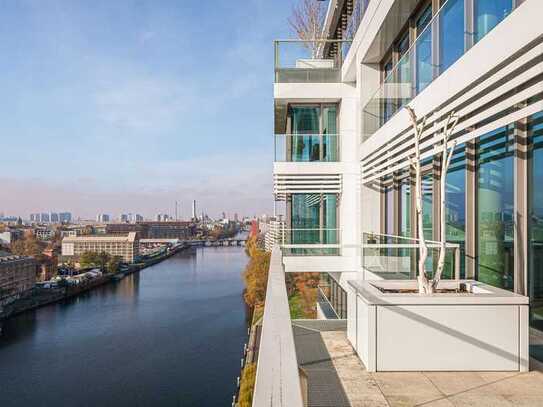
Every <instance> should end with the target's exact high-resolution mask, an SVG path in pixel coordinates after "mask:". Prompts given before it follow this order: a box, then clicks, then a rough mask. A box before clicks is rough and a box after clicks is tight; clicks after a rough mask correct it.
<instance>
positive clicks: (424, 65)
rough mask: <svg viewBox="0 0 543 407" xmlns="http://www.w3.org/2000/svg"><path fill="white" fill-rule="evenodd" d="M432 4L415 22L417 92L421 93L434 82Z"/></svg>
mask: <svg viewBox="0 0 543 407" xmlns="http://www.w3.org/2000/svg"><path fill="white" fill-rule="evenodd" d="M431 20H432V6H431V5H428V6H427V7H426V8H425V9H424V10H423V11H422V12H421V14H420V15H419V17H418V18H417V20H416V22H415V29H416V36H417V42H416V45H415V55H416V57H415V65H416V82H415V89H416V93H417V94H418V93H420V92H421V91H422V90H423V89H424V88H426V86H428V85H429V84H430V82H432V79H433V67H432V28H431V27H429V24H430V21H431Z"/></svg>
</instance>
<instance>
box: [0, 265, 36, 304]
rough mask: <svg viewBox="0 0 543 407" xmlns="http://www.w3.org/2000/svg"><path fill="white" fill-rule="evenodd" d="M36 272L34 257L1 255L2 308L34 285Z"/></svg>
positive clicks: (0, 287) (0, 293) (0, 290)
mask: <svg viewBox="0 0 543 407" xmlns="http://www.w3.org/2000/svg"><path fill="white" fill-rule="evenodd" d="M36 273H37V263H36V260H34V258H33V257H27V256H0V310H1V309H2V306H5V305H7V304H9V303H11V302H13V301H14V300H16V299H18V298H20V297H21V296H22V295H24V294H25V293H26V292H28V291H29V290H30V289H31V288H32V287H34V284H35V283H36Z"/></svg>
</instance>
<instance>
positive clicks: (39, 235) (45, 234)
mask: <svg viewBox="0 0 543 407" xmlns="http://www.w3.org/2000/svg"><path fill="white" fill-rule="evenodd" d="M34 235H35V236H36V239H38V240H50V239H51V238H52V237H53V236H54V235H55V232H54V231H53V230H51V229H47V228H39V229H36V230H35V231H34Z"/></svg>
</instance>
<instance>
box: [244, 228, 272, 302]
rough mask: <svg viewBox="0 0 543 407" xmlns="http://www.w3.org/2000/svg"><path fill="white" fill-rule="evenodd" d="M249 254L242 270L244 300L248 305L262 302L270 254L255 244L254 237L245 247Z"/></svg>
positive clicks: (264, 294)
mask: <svg viewBox="0 0 543 407" xmlns="http://www.w3.org/2000/svg"><path fill="white" fill-rule="evenodd" d="M245 250H246V252H247V254H248V255H249V263H248V264H247V266H246V268H245V271H244V272H243V280H244V281H245V294H244V297H245V302H246V303H247V305H249V306H250V307H255V306H259V305H263V304H264V300H265V299H266V287H267V283H268V270H269V268H270V254H269V253H266V252H265V251H263V250H260V249H259V248H258V247H257V245H256V237H251V238H250V239H249V240H248V241H247V245H246V247H245Z"/></svg>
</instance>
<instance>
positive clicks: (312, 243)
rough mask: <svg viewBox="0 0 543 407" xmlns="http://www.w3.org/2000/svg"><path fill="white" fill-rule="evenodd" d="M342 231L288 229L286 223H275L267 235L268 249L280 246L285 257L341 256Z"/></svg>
mask: <svg viewBox="0 0 543 407" xmlns="http://www.w3.org/2000/svg"><path fill="white" fill-rule="evenodd" d="M340 232H341V231H340V229H335V228H306V229H302V228H296V229H290V228H287V227H286V225H285V222H273V224H272V225H271V227H270V230H269V231H268V232H267V233H266V248H267V250H268V251H271V248H273V246H274V245H278V246H279V247H280V248H281V250H282V252H283V255H284V256H339V255H340V234H341V233H340Z"/></svg>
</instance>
